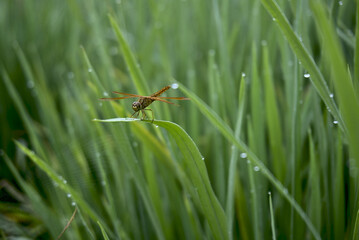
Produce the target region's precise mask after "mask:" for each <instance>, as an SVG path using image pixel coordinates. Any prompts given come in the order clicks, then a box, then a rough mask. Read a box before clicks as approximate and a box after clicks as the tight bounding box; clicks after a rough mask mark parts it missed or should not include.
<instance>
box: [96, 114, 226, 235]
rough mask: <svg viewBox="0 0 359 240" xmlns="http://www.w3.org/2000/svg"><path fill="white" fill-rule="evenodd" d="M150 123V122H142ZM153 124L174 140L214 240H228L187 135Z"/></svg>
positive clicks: (178, 129)
mask: <svg viewBox="0 0 359 240" xmlns="http://www.w3.org/2000/svg"><path fill="white" fill-rule="evenodd" d="M95 121H98V122H133V121H140V120H139V119H132V118H125V119H124V118H114V119H105V120H99V119H96V120H95ZM143 121H145V122H149V123H151V121H150V120H143ZM153 124H155V125H157V126H160V127H163V128H165V129H166V130H167V131H168V132H169V133H170V134H171V136H172V137H173V138H174V139H175V141H176V143H177V144H178V147H179V148H180V150H181V152H182V154H183V157H184V161H185V164H186V170H187V172H188V176H189V178H190V179H191V181H192V184H193V186H194V188H195V189H196V191H197V193H198V197H199V199H200V202H201V206H202V213H203V214H204V216H205V217H206V219H207V221H208V223H209V226H210V228H211V230H212V233H213V236H214V238H215V239H228V232H227V224H226V218H225V214H224V211H223V208H222V207H221V205H220V203H219V201H218V199H217V198H216V196H215V194H214V192H213V189H212V187H211V184H210V181H209V178H208V175H207V170H206V166H205V164H204V161H203V160H202V156H201V154H200V152H199V150H198V148H197V146H196V145H195V143H194V142H193V140H192V139H191V138H190V137H189V136H188V134H187V133H186V132H185V131H184V130H183V128H181V127H180V126H178V125H177V124H175V123H172V122H168V121H159V120H154V121H153Z"/></svg>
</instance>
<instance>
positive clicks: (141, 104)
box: [101, 86, 190, 122]
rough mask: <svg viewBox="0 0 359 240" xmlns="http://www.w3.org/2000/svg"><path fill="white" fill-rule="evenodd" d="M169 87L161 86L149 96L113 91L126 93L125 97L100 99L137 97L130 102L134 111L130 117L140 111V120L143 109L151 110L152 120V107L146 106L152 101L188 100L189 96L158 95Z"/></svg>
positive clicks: (143, 113) (143, 114) (144, 115)
mask: <svg viewBox="0 0 359 240" xmlns="http://www.w3.org/2000/svg"><path fill="white" fill-rule="evenodd" d="M170 88H171V86H166V87H164V88H162V89H161V90H159V91H158V92H155V93H154V94H152V95H151V96H141V95H136V94H130V93H122V92H113V93H116V94H121V95H126V96H127V97H116V98H101V100H119V99H125V98H134V97H137V98H138V100H137V101H135V102H133V103H132V109H133V111H135V112H134V113H133V114H132V115H131V117H133V116H134V115H135V114H136V113H137V115H136V117H137V116H138V115H139V114H140V112H142V118H141V120H143V119H145V117H146V116H147V115H146V113H145V111H151V112H152V122H153V120H154V116H153V111H152V109H149V108H147V107H148V106H149V105H151V103H153V102H154V101H161V102H165V103H169V104H174V103H172V102H169V101H167V100H164V99H174V100H190V99H189V98H185V97H159V96H160V95H161V94H162V93H164V92H165V91H167V90H168V89H170ZM175 105H176V104H175ZM146 108H147V109H146Z"/></svg>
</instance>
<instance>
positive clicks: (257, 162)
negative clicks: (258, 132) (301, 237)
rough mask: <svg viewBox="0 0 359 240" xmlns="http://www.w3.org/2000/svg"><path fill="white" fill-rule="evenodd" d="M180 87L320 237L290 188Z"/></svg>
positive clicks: (203, 106)
mask: <svg viewBox="0 0 359 240" xmlns="http://www.w3.org/2000/svg"><path fill="white" fill-rule="evenodd" d="M180 89H181V90H182V92H183V93H184V94H185V95H187V96H188V97H189V98H191V101H192V102H193V104H195V105H196V106H197V108H198V109H199V110H200V111H201V112H202V114H203V115H204V116H205V117H206V118H208V120H209V121H210V122H211V123H212V125H213V126H214V127H215V128H217V129H218V130H219V131H220V132H221V133H222V134H223V136H225V137H226V138H227V140H228V141H229V142H230V143H232V144H234V145H235V146H236V147H237V148H238V149H240V150H241V151H242V152H245V153H246V154H247V157H248V159H250V160H251V161H252V162H253V164H254V165H255V166H258V167H259V169H260V172H261V173H262V174H263V175H264V176H265V177H266V178H267V179H268V180H269V181H270V182H271V183H272V184H273V185H274V186H275V187H276V188H277V190H278V191H279V192H280V193H281V194H282V195H283V196H284V197H285V199H287V200H288V202H289V203H290V204H291V205H292V206H293V208H294V209H295V210H296V211H297V213H298V214H299V216H300V217H301V218H302V219H303V221H304V222H305V223H306V224H307V226H308V228H309V229H310V231H311V232H312V234H313V236H314V237H315V238H316V239H320V235H319V233H318V232H317V230H316V229H315V227H314V226H313V224H312V223H311V221H310V219H309V218H308V216H307V215H306V213H305V212H304V211H303V209H302V208H301V207H300V206H299V205H298V203H297V202H296V201H295V199H294V198H293V197H292V196H291V195H290V194H289V193H288V190H287V189H286V188H285V187H284V186H283V184H282V183H281V182H280V181H278V179H276V178H275V177H274V176H273V174H272V173H271V172H270V171H269V169H268V168H267V167H266V166H265V164H264V163H263V162H262V161H261V160H260V159H259V158H258V157H257V156H256V155H255V154H254V153H253V152H252V151H251V150H250V149H249V148H248V146H247V145H246V144H245V143H243V142H242V141H241V140H240V139H238V140H237V139H236V138H235V136H234V134H233V132H232V130H231V129H230V128H229V126H228V125H227V124H226V123H225V122H224V121H223V120H222V119H221V118H220V117H219V116H218V115H217V114H216V113H215V112H214V111H213V110H212V109H211V108H210V107H209V106H208V105H207V104H206V103H205V102H203V101H202V100H201V99H200V98H199V97H198V96H196V95H195V94H194V93H192V92H191V91H189V90H188V89H187V88H185V87H184V86H183V85H181V84H180Z"/></svg>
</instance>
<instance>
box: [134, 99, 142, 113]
mask: <svg viewBox="0 0 359 240" xmlns="http://www.w3.org/2000/svg"><path fill="white" fill-rule="evenodd" d="M132 109H133V111H135V112H137V111H140V110H141V109H142V106H141V103H140V102H138V101H136V102H133V103H132Z"/></svg>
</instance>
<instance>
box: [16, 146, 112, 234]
mask: <svg viewBox="0 0 359 240" xmlns="http://www.w3.org/2000/svg"><path fill="white" fill-rule="evenodd" d="M15 143H16V146H18V147H19V148H20V149H21V150H22V151H23V152H24V153H25V154H26V155H27V156H28V157H29V158H30V159H31V160H32V161H33V162H34V163H35V164H36V165H37V166H38V167H39V168H40V169H41V170H43V171H44V172H45V173H46V174H47V175H48V176H49V178H50V179H51V180H53V181H54V182H55V183H56V184H58V186H59V187H60V188H61V189H62V190H63V191H64V192H65V193H66V194H68V193H69V194H71V196H72V198H73V200H74V201H75V202H76V204H77V205H78V206H79V207H81V208H82V209H83V211H84V212H85V213H86V214H87V215H88V216H89V217H90V218H91V219H92V220H94V221H97V220H100V219H101V218H100V217H99V216H98V215H97V213H96V212H94V211H93V210H92V209H91V207H90V206H89V205H88V204H87V203H86V201H85V200H84V199H82V197H80V196H79V195H78V194H77V191H75V190H74V189H73V188H72V187H71V186H69V185H68V184H66V183H64V181H63V180H62V179H61V178H60V177H59V176H58V175H57V174H56V173H55V171H54V170H53V169H51V167H50V166H48V165H47V164H46V163H45V162H44V161H43V160H42V159H40V158H39V157H38V156H37V155H36V154H35V153H34V152H32V151H31V150H30V149H28V148H27V147H25V146H24V145H22V144H21V143H20V142H17V141H15ZM105 227H106V229H109V228H108V226H106V225H105Z"/></svg>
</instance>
